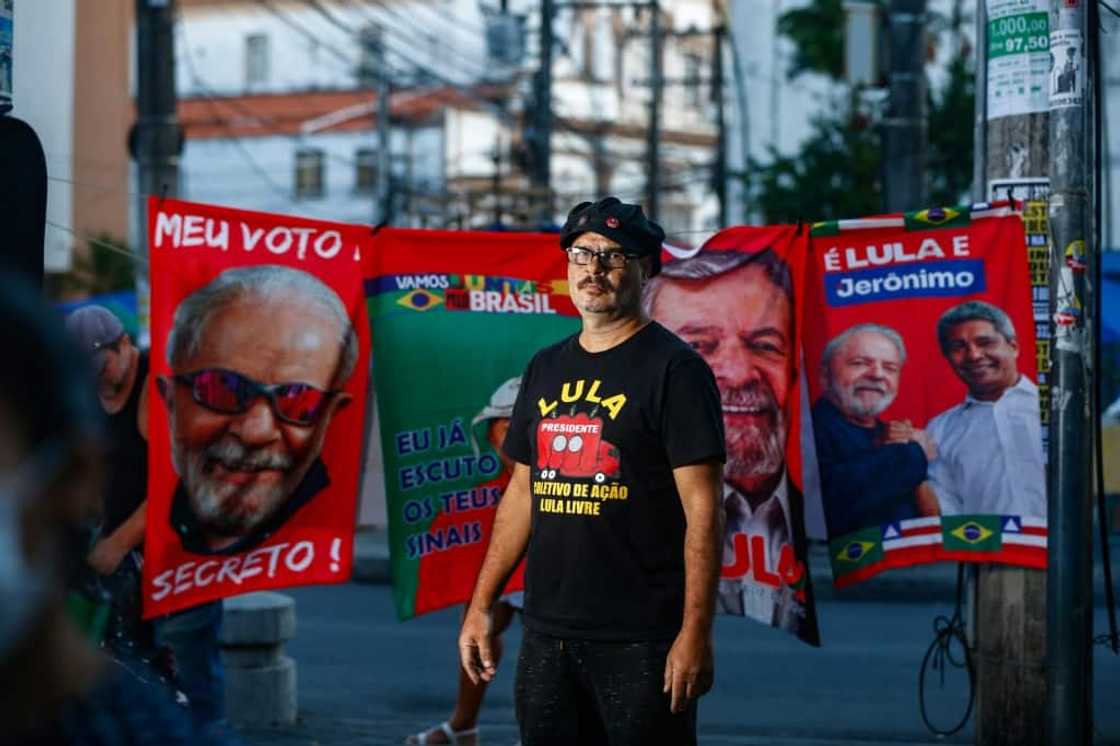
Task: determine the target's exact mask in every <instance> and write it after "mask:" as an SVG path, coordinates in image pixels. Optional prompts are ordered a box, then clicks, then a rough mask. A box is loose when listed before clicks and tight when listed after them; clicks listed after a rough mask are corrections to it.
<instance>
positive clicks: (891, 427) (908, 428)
mask: <svg viewBox="0 0 1120 746" xmlns="http://www.w3.org/2000/svg"><path fill="white" fill-rule="evenodd" d="M913 438H914V426H913V425H912V424H911V423H910V420H891V421H890V422H888V423H887V432H886V437H885V438H883V444H884V445H891V444H893V443H907V442H909V441H911V440H913Z"/></svg>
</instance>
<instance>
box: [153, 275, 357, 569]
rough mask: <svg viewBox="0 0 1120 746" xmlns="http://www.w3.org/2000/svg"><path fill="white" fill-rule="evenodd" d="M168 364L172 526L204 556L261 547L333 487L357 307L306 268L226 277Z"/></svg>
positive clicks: (176, 333) (185, 321)
mask: <svg viewBox="0 0 1120 746" xmlns="http://www.w3.org/2000/svg"><path fill="white" fill-rule="evenodd" d="M167 359H168V363H169V364H170V367H171V371H172V372H171V375H170V376H167V377H161V378H159V379H158V381H157V386H158V388H159V392H160V395H161V397H162V398H163V401H164V403H165V405H166V406H167V412H168V416H169V425H170V430H171V432H170V436H171V457H172V464H173V466H174V468H175V472H176V473H177V474H178V475H179V479H180V483H179V486H178V488H177V489H176V491H175V495H174V497H173V498H172V504H171V514H170V521H171V526H172V528H173V529H174V530H175V533H176V534H177V535H178V536H179V539H180V541H181V542H182V545H183V548H184V549H185V550H187V551H188V552H192V553H195V554H203V555H212V554H235V553H238V552H243V551H245V550H248V549H252V548H254V547H257V546H259V545H260V544H261V543H262V542H264V541H265V540H267V539H268V538H269V537H270V536H271V535H272V534H273V533H275V532H276V530H277V529H279V528H280V527H281V526H282V525H283V524H284V523H285V522H286V521H287V520H288V519H289V518H290V517H291V516H292V515H293V514H294V513H295V512H296V511H297V510H299V508H301V507H302V506H303V505H305V504H307V503H308V502H309V501H310V500H311V499H313V498H314V497H315V495H317V494H318V493H320V492H321V491H322V490H324V489H326V487H327V486H328V485H329V484H330V477H329V475H328V474H327V470H326V466H325V464H324V463H323V461H322V460H321V459H320V458H319V456H320V452H321V451H322V448H323V442H324V440H325V438H326V433H327V429H328V428H329V426H330V422H331V418H332V417H333V416H334V414H335V412H337V411H338V410H339V409H340V408H341V407H343V406H345V405H346V404H347V403H349V401H350V398H351V397H350V395H349V394H348V393H346V392H345V391H342V390H341V386H342V385H343V384H345V382H346V380H347V379H348V378H349V377H350V374H351V373H352V372H353V370H354V366H355V365H356V363H357V359H358V339H357V335H356V333H355V331H354V328H353V326H352V324H351V322H350V317H349V316H348V315H347V313H346V307H345V306H344V305H343V304H342V301H341V300H340V299H339V297H338V294H337V293H335V292H334V290H332V289H331V288H330V287H328V286H327V285H326V284H324V283H323V282H322V281H321V280H319V279H318V278H316V277H314V276H313V275H311V274H308V273H307V272H303V271H301V270H297V269H291V268H288V267H282V266H277V265H260V266H252V267H239V268H237V269H231V270H226V271H225V272H222V273H221V274H219V275H218V276H217V277H215V278H214V279H213V280H212V281H210V283H208V284H207V285H205V286H204V287H202V288H199V289H198V290H196V291H194V292H193V293H191V294H190V295H189V296H187V297H186V298H185V299H184V300H183V301H182V302H181V303H180V304H179V306H178V308H177V309H176V311H175V317H174V321H173V324H172V329H171V333H170V334H169V336H168V339H167Z"/></svg>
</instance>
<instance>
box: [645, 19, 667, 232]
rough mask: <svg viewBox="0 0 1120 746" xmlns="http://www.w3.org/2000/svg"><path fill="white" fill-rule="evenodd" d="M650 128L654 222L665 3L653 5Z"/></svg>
mask: <svg viewBox="0 0 1120 746" xmlns="http://www.w3.org/2000/svg"><path fill="white" fill-rule="evenodd" d="M649 11H650V22H649V44H650V50H649V57H650V63H649V68H650V69H649V72H650V75H649V84H650V86H651V89H650V97H649V126H648V127H646V214H647V215H649V219H650V220H654V221H656V220H657V216H658V212H659V209H658V207H659V204H658V201H659V198H660V195H661V169H660V168H659V167H658V162H659V160H660V155H661V150H660V146H661V89H662V87H663V85H664V83H663V81H662V79H661V3H660V2H659V0H651V1H650V3H649Z"/></svg>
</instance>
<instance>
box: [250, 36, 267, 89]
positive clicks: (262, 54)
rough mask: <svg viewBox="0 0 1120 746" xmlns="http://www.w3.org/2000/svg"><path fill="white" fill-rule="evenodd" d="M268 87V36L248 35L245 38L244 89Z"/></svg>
mask: <svg viewBox="0 0 1120 746" xmlns="http://www.w3.org/2000/svg"><path fill="white" fill-rule="evenodd" d="M264 85H268V36H267V35H265V34H249V35H248V36H246V37H245V87H246V88H255V87H259V86H264Z"/></svg>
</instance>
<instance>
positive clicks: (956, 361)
mask: <svg viewBox="0 0 1120 746" xmlns="http://www.w3.org/2000/svg"><path fill="white" fill-rule="evenodd" d="M937 341H938V343H939V344H940V346H941V353H942V354H943V355H944V356H945V359H946V360H948V362H949V366H950V367H951V368H952V369H953V372H954V373H956V374H957V377H958V378H960V379H961V381H963V382H964V384H965V386H967V387H968V394H967V395H966V396H965V399H964V401H963V402H962V403H960V404H958V405H956V406H955V407H953V408H951V409H948V410H946V411H944V412H942V413H941V414H939V415H937V417H935V418H933V420H931V421H930V423H929V432H930V434H931V435H932V436H933V439H934V440H935V441H936V442H937V450H938V458H937V460H936V461H934V462H933V463H932V464H931V465H930V469H929V478H930V483H931V485H932V486H933V490H934V492H935V493H936V494H937V499H938V501H939V503H940V505H941V512H942V513H944V514H947V515H953V514H960V513H991V514H995V515H1018V516H1032V517H1036V518H1045V517H1046V474H1045V467H1044V466H1043V462H1042V425H1041V422H1040V420H1039V405H1038V387H1037V386H1035V384H1034V383H1033V382H1032V381H1031V380H1030V379H1029V378H1027V376H1025V375H1022V374H1021V373H1020V372H1019V367H1018V359H1019V343H1018V341H1017V340H1016V337H1015V327H1014V326H1012V324H1011V319H1010V318H1008V316H1007V314H1006V313H1004V312H1003V311H1002V310H1001V309H999V308H996V307H995V306H993V305H991V304H990V303H984V302H983V301H967V302H965V303H962V304H960V305H959V306H954V307H953V308H950V309H949V310H948V311H946V312H945V313H944V314H942V316H941V318H940V319H939V320H938V321H937Z"/></svg>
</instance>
